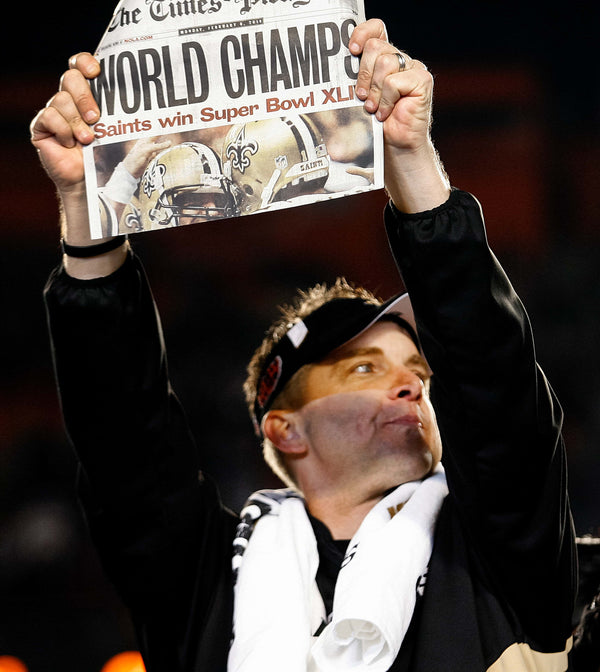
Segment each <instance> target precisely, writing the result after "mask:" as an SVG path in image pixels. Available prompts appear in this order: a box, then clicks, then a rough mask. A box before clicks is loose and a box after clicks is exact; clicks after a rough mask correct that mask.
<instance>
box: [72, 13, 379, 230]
mask: <svg viewBox="0 0 600 672" xmlns="http://www.w3.org/2000/svg"><path fill="white" fill-rule="evenodd" d="M363 20H364V7H363V2H362V0H179V1H171V0H122V1H121V2H120V3H119V4H118V5H117V8H116V10H115V12H114V15H113V18H112V20H111V23H110V25H109V27H108V29H107V31H106V33H105V35H104V37H103V38H102V40H101V42H100V45H99V47H98V49H97V52H96V54H97V57H98V58H99V60H100V63H101V66H102V72H101V75H100V76H99V77H98V78H96V79H95V80H93V81H91V82H90V85H91V87H92V91H93V92H94V95H95V97H96V100H97V102H98V104H99V106H100V110H101V119H100V121H99V122H98V123H97V124H96V125H95V136H96V137H95V140H94V142H93V143H92V144H91V145H89V146H87V147H86V148H85V149H84V161H85V170H86V186H87V192H88V206H89V214H90V228H91V235H92V238H104V237H108V236H113V235H116V234H118V233H137V232H142V231H151V230H158V229H162V228H166V227H171V226H181V225H185V224H193V223H198V222H203V221H207V220H211V219H221V218H224V217H236V216H241V215H247V214H253V213H256V212H261V211H265V210H269V209H273V208H285V207H292V206H296V205H301V204H304V203H312V202H315V201H318V200H322V199H330V198H336V197H340V196H346V195H348V194H354V193H357V192H361V191H367V190H371V189H380V188H381V187H383V138H382V130H381V124H380V123H379V122H377V120H375V119H374V117H373V116H372V115H369V114H367V113H365V112H364V110H363V106H362V103H361V102H360V101H359V100H358V99H357V98H356V97H355V95H354V88H355V84H356V78H357V74H358V59H357V58H356V57H355V56H352V55H351V54H350V52H349V50H348V43H349V38H350V35H351V33H352V30H353V29H354V27H355V26H356V25H357V24H358V23H360V22H361V21H363Z"/></svg>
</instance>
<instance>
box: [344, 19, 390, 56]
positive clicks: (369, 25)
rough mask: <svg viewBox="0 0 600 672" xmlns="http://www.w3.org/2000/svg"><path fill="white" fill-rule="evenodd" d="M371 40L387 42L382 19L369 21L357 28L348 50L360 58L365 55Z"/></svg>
mask: <svg viewBox="0 0 600 672" xmlns="http://www.w3.org/2000/svg"><path fill="white" fill-rule="evenodd" d="M370 39H377V40H383V41H385V42H387V30H386V28H385V24H384V23H383V21H382V20H381V19H369V20H368V21H365V22H363V23H360V24H359V25H358V26H356V28H355V29H354V30H353V31H352V35H351V37H350V43H349V45H348V48H349V49H350V51H351V52H352V53H353V54H354V55H355V56H358V55H360V54H362V53H363V50H364V47H365V45H366V43H367V42H368V40H370Z"/></svg>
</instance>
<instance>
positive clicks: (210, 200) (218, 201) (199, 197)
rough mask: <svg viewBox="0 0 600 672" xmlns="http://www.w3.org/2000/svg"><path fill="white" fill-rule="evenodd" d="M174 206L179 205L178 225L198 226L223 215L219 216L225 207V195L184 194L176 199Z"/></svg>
mask: <svg viewBox="0 0 600 672" xmlns="http://www.w3.org/2000/svg"><path fill="white" fill-rule="evenodd" d="M175 204H176V205H179V206H180V208H181V210H180V212H179V224H180V225H181V226H184V225H187V224H199V223H200V222H206V221H208V220H209V219H215V218H218V217H222V216H224V215H222V214H220V212H223V209H224V208H225V205H226V196H225V194H219V193H202V192H198V193H194V192H185V193H184V194H182V195H181V196H178V197H176V199H175Z"/></svg>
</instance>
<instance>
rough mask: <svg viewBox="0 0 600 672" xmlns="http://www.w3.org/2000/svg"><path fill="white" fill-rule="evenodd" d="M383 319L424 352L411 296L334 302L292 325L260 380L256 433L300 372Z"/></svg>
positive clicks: (280, 340)
mask: <svg viewBox="0 0 600 672" xmlns="http://www.w3.org/2000/svg"><path fill="white" fill-rule="evenodd" d="M382 317H385V318H386V319H388V320H391V321H393V322H395V323H396V324H398V325H399V326H400V327H402V328H403V329H405V330H406V332H407V333H408V335H409V336H410V337H411V339H412V340H413V341H414V343H415V345H416V346H417V348H418V349H419V351H421V346H420V344H419V339H418V337H417V327H416V322H415V317H414V313H413V309H412V306H411V303H410V299H409V297H408V294H401V295H397V296H394V297H392V298H391V299H389V300H388V301H386V302H385V303H382V304H376V303H372V302H369V301H365V300H364V299H361V298H359V297H349V298H338V299H332V300H331V301H328V302H327V303H325V304H323V305H322V306H320V307H319V308H317V309H316V310H314V311H313V312H312V313H310V314H309V315H307V316H306V317H305V318H304V319H303V320H300V321H299V322H295V323H294V324H293V325H291V326H290V328H289V329H288V331H287V332H286V333H285V334H284V335H283V336H282V337H281V338H280V339H279V341H278V342H277V343H276V344H275V345H274V346H273V349H272V350H271V352H270V354H269V357H268V358H267V360H266V362H265V365H264V366H263V369H262V372H261V374H260V376H259V378H258V383H257V385H256V397H255V400H254V417H253V422H254V427H255V430H256V432H257V434H258V435H259V436H260V434H261V429H260V427H261V422H262V419H263V417H264V416H265V414H266V413H267V411H268V410H269V409H270V408H271V405H272V403H273V401H274V400H275V399H276V398H277V396H278V395H279V394H280V393H281V392H282V391H283V388H284V387H285V386H286V385H287V383H288V382H289V381H290V379H291V378H292V376H293V375H294V374H295V373H296V372H297V371H298V370H299V369H301V368H302V367H303V366H304V365H305V364H310V363H312V362H318V361H320V360H321V359H323V358H324V357H326V356H327V355H328V354H329V353H330V352H333V351H334V350H335V349H336V348H339V347H340V346H342V345H344V344H345V343H348V342H349V341H351V340H352V339H354V338H356V337H357V336H359V335H360V334H362V333H363V332H364V331H366V330H367V329H368V328H369V327H371V326H373V325H374V324H375V323H376V322H378V321H379V320H380V319H381V318H382Z"/></svg>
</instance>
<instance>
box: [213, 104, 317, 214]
mask: <svg viewBox="0 0 600 672" xmlns="http://www.w3.org/2000/svg"><path fill="white" fill-rule="evenodd" d="M222 160H223V170H224V172H225V174H226V175H227V176H228V177H230V178H231V179H232V180H233V182H234V184H235V185H236V187H237V189H238V190H239V193H238V194H237V198H238V204H239V206H240V209H241V211H242V214H248V213H251V212H254V211H255V210H259V209H261V208H265V207H267V206H268V205H269V204H270V203H274V202H276V201H285V200H288V199H290V198H294V197H295V196H300V195H301V194H310V193H315V192H317V191H318V190H319V189H321V188H322V187H323V185H324V184H325V182H326V181H327V177H328V176H329V156H328V155H327V148H326V147H325V143H324V141H323V138H322V136H321V134H320V133H319V131H318V129H317V127H316V126H315V124H314V122H313V121H312V120H311V119H310V117H308V116H307V115H297V116H287V117H275V118H271V119H264V120H262V121H251V122H248V123H246V124H236V125H234V126H232V127H231V129H230V131H229V133H228V134H227V137H226V138H225V142H224V143H223V153H222Z"/></svg>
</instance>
